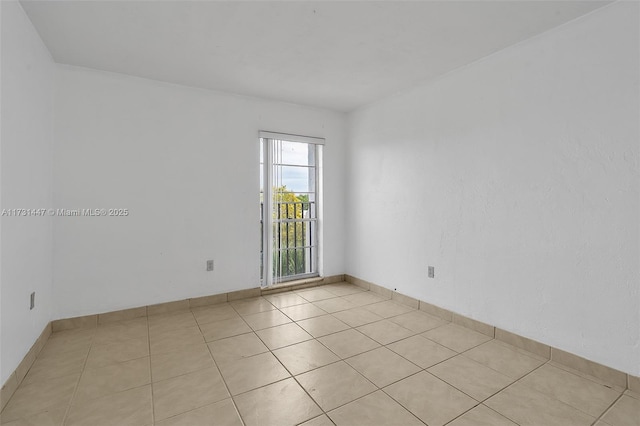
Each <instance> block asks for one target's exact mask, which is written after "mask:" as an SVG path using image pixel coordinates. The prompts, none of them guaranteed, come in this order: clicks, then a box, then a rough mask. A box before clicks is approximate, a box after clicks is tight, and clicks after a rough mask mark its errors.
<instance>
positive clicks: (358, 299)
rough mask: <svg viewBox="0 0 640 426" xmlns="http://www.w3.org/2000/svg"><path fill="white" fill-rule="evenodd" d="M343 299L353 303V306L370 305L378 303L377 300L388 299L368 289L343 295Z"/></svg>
mask: <svg viewBox="0 0 640 426" xmlns="http://www.w3.org/2000/svg"><path fill="white" fill-rule="evenodd" d="M344 299H345V300H347V301H349V302H351V303H353V304H354V305H355V306H365V305H371V304H373V303H378V302H383V301H385V300H388V299H385V298H384V297H382V296H379V295H377V294H375V293H372V292H370V291H363V292H361V293H354V294H350V295H348V296H344Z"/></svg>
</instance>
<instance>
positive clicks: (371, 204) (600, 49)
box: [347, 2, 640, 375]
mask: <svg viewBox="0 0 640 426" xmlns="http://www.w3.org/2000/svg"><path fill="white" fill-rule="evenodd" d="M638 28H639V23H638V3H635V2H619V3H617V4H614V5H612V6H609V7H606V8H604V9H601V10H599V11H596V12H594V13H592V14H590V15H587V16H585V17H583V18H580V19H578V20H576V21H573V22H570V23H568V24H566V25H563V26H561V27H558V28H556V29H554V30H552V31H550V32H548V33H545V34H542V35H541V36H539V37H536V38H534V39H531V40H528V41H526V42H523V43H521V44H519V45H516V46H513V47H511V48H508V49H506V50H504V51H501V52H499V53H497V54H495V55H492V56H490V57H488V58H485V59H484V60H481V61H479V62H476V63H474V64H471V65H469V66H467V67H464V68H462V69H459V70H457V71H456V72H453V73H450V74H448V75H447V76H444V77H443V78H441V79H439V80H437V81H435V82H432V83H431V84H429V85H425V86H422V87H419V88H415V89H414V90H411V91H408V92H406V93H402V94H399V95H397V96H395V97H393V98H390V99H387V100H384V101H381V102H378V103H374V104H372V105H370V106H368V107H365V108H362V109H360V110H358V111H356V112H354V113H352V114H351V115H350V130H349V131H350V135H349V148H348V164H349V169H348V176H347V181H348V182H349V188H348V191H347V200H348V209H347V211H348V219H347V229H348V238H347V254H348V258H347V273H349V274H351V275H354V276H357V277H360V278H362V279H365V280H368V281H371V282H374V283H377V284H380V285H383V286H386V287H388V288H391V289H397V290H398V291H400V292H402V293H404V294H407V295H410V296H413V297H416V298H419V299H422V300H425V301H428V302H430V303H433V304H436V305H439V306H442V307H445V308H448V309H451V310H453V311H455V312H458V313H461V314H463V315H466V316H469V317H472V318H475V319H478V320H480V321H484V322H487V323H490V324H493V325H496V326H499V327H501V328H504V329H507V330H510V331H513V332H515V333H518V334H521V335H524V336H526V337H530V338H533V339H535V340H538V341H541V342H543V343H546V344H549V345H552V346H556V347H558V348H561V349H564V350H567V351H569V352H572V353H575V354H578V355H581V356H583V357H586V358H588V359H591V360H594V361H596V362H600V363H603V364H606V365H609V366H612V367H614V368H618V369H621V370H623V371H626V372H629V373H631V374H635V375H638V374H640V362H639V361H640V345H639V338H640V330H639V327H640V296H639V292H638V290H639V285H640V284H639V283H640V273H639V263H638V260H639V256H640V253H639V249H638V245H639V239H640V238H639V237H640V233H639V232H640V231H639V227H638V223H639V221H638V217H640V216H639V199H640V197H639V196H640V192H639V184H640V176H639V172H638V163H639V149H638V148H639V147H638V145H639V141H640V134H639V127H640V126H639V117H640V111H639V97H638V93H639V90H638V89H639V83H638V79H639V77H640V67H639V58H638V52H639V45H638V43H639V42H638V40H639V37H638ZM427 265H434V266H435V278H434V279H429V278H427Z"/></svg>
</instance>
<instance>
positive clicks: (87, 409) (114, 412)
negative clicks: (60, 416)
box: [65, 385, 153, 426]
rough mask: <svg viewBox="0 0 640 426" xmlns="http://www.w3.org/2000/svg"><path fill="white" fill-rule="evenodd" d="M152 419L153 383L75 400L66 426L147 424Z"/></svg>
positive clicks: (139, 425)
mask: <svg viewBox="0 0 640 426" xmlns="http://www.w3.org/2000/svg"><path fill="white" fill-rule="evenodd" d="M152 422H153V407H152V402H151V386H150V385H146V386H141V387H139V388H135V389H130V390H127V391H124V392H118V393H114V394H111V395H108V396H105V397H102V398H98V399H93V400H91V401H88V402H87V403H85V404H77V405H76V404H74V405H73V406H72V407H71V409H70V410H69V414H68V415H67V420H66V422H65V426H87V425H100V426H144V425H150V424H151V423H152Z"/></svg>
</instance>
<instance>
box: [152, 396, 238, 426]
mask: <svg viewBox="0 0 640 426" xmlns="http://www.w3.org/2000/svg"><path fill="white" fill-rule="evenodd" d="M217 425H224V426H243V425H242V420H240V416H239V415H238V411H237V410H236V407H235V405H234V404H233V400H232V399H231V398H228V399H223V400H222V401H219V402H216V403H213V404H209V405H205V406H204V407H201V408H197V409H195V410H191V411H187V412H186V413H182V414H178V415H177V416H173V417H169V418H168V419H165V420H162V421H160V422H156V426H217Z"/></svg>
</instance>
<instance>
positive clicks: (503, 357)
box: [464, 340, 545, 379]
mask: <svg viewBox="0 0 640 426" xmlns="http://www.w3.org/2000/svg"><path fill="white" fill-rule="evenodd" d="M464 355H465V356H466V357H467V358H471V359H472V360H474V361H476V362H479V363H480V364H483V365H486V366H487V367H489V368H491V369H493V370H496V371H498V372H500V373H502V374H504V375H506V376H509V377H511V378H513V379H519V378H520V377H522V376H524V375H525V374H528V373H530V372H531V371H533V370H535V369H536V368H538V367H539V366H541V365H542V364H544V363H545V361H544V360H543V359H541V358H540V357H538V356H537V355H535V354H532V353H531V352H525V351H523V350H521V349H518V348H516V347H514V346H511V345H507V344H506V343H502V342H499V341H497V340H491V341H489V342H487V343H483V344H482V345H480V346H477V347H475V348H473V349H471V350H469V351H467V352H465V353H464Z"/></svg>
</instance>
